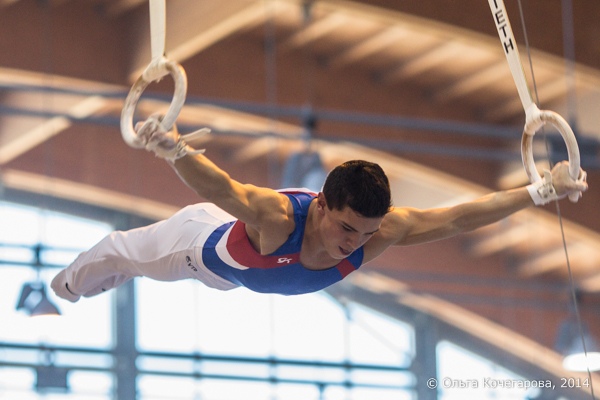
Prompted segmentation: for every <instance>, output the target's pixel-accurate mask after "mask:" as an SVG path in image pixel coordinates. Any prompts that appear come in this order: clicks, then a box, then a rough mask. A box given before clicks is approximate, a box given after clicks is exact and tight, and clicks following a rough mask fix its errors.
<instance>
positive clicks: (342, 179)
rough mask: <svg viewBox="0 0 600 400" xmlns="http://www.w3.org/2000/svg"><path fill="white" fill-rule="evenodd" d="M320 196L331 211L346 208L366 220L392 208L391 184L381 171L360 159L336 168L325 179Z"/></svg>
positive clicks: (381, 214) (381, 215)
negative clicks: (323, 197)
mask: <svg viewBox="0 0 600 400" xmlns="http://www.w3.org/2000/svg"><path fill="white" fill-rule="evenodd" d="M323 195H324V196H325V200H326V201H327V207H328V208H329V209H331V210H343V209H344V208H345V207H346V206H349V207H350V208H351V209H352V210H353V211H355V212H357V213H359V214H360V215H362V216H364V217H367V218H378V217H383V216H384V215H385V214H387V212H388V211H389V210H390V208H391V206H392V200H391V194H390V183H389V181H388V178H387V176H386V175H385V173H384V172H383V169H381V167H380V166H379V165H377V164H375V163H371V162H368V161H362V160H353V161H347V162H345V163H343V164H341V165H338V166H337V167H335V168H334V169H333V170H332V171H331V172H330V173H329V175H327V179H326V180H325V184H324V185H323Z"/></svg>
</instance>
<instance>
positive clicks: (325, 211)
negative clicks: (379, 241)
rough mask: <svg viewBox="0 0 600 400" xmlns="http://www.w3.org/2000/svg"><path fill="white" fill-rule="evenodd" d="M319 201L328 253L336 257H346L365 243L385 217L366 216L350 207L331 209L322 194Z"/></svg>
mask: <svg viewBox="0 0 600 400" xmlns="http://www.w3.org/2000/svg"><path fill="white" fill-rule="evenodd" d="M318 201H319V203H318V212H319V213H321V215H322V220H321V234H322V237H323V241H324V244H325V248H326V250H327V252H328V254H329V255H330V256H331V257H333V258H334V259H344V258H346V257H348V256H349V255H350V254H352V252H354V251H355V250H356V249H358V248H359V247H361V246H362V245H363V244H365V243H366V242H367V241H368V240H369V239H370V238H371V237H373V235H374V234H375V232H377V231H378V230H379V227H380V226H381V222H382V221H383V217H378V218H367V217H364V216H362V215H360V214H358V213H357V212H355V211H354V210H352V209H351V208H350V207H345V208H344V209H342V210H335V209H334V210H330V209H329V208H328V207H327V205H326V203H325V199H324V198H322V196H321V197H320V198H319V200H318Z"/></svg>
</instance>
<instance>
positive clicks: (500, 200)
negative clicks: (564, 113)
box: [370, 162, 587, 258]
mask: <svg viewBox="0 0 600 400" xmlns="http://www.w3.org/2000/svg"><path fill="white" fill-rule="evenodd" d="M582 176H585V172H582ZM538 186H539V185H538ZM552 187H553V188H554V189H555V190H556V195H557V196H556V197H558V198H564V197H566V196H567V195H569V194H571V193H574V192H583V191H585V190H587V183H586V182H585V179H584V178H582V179H580V180H574V179H572V178H571V177H570V176H569V171H568V163H567V162H562V163H559V164H557V165H556V166H555V167H554V168H553V170H552ZM532 191H534V192H536V193H537V188H536V186H535V185H529V186H524V187H521V188H518V189H511V190H505V191H499V192H495V193H491V194H488V195H486V196H483V197H481V198H479V199H477V200H474V201H470V202H466V203H462V204H458V205H456V206H452V207H445V208H434V209H427V210H419V209H416V208H409V207H399V208H394V209H393V210H392V211H390V212H389V213H388V214H387V215H386V216H385V218H384V220H383V223H382V225H381V229H380V232H378V235H377V237H374V238H373V243H372V249H371V250H372V251H373V252H372V255H373V257H372V258H374V257H375V256H377V255H378V254H379V253H380V252H382V251H383V250H384V249H385V248H386V247H387V246H393V245H398V246H402V245H413V244H419V243H425V242H432V241H436V240H441V239H445V238H449V237H452V236H455V235H457V234H460V233H464V232H469V231H472V230H474V229H477V228H480V227H483V226H485V225H489V224H491V223H494V222H497V221H499V220H501V219H503V218H506V217H508V216H509V215H511V214H513V213H515V212H517V211H519V210H522V209H524V208H527V207H530V206H533V205H535V203H534V200H533V198H534V197H536V196H534V195H532ZM536 198H537V197H536ZM370 244H371V243H370Z"/></svg>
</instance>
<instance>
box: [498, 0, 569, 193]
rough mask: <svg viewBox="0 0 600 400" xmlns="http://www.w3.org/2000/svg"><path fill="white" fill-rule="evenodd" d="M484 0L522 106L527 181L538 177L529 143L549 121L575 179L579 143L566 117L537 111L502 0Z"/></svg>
mask: <svg viewBox="0 0 600 400" xmlns="http://www.w3.org/2000/svg"><path fill="white" fill-rule="evenodd" d="M488 3H489V5H490V10H491V11H492V16H493V17H494V23H495V24H496V28H497V30H498V36H499V37H500V42H501V43H502V46H503V48H504V54H505V55H506V59H507V61H508V66H509V67H510V72H511V74H512V77H513V79H514V81H515V85H516V86H517V91H518V92H519V98H520V99H521V103H522V104H523V109H524V110H525V116H526V121H525V128H524V130H523V138H522V142H521V156H522V158H523V166H524V167H525V172H527V176H528V177H529V180H530V181H531V183H536V182H538V181H541V180H542V178H541V176H540V174H539V173H538V171H537V169H536V167H535V160H534V159H533V145H532V143H533V136H534V135H535V133H536V132H537V131H538V130H539V129H540V128H541V127H542V126H544V125H545V124H546V123H549V124H551V125H553V126H554V127H555V128H556V129H558V131H559V132H560V134H561V135H562V137H563V140H564V141H565V144H566V146H567V152H568V155H569V174H570V175H571V178H573V179H575V180H577V179H578V178H579V175H580V157H579V146H578V145H577V140H576V139H575V135H574V134H573V130H572V129H571V127H570V126H569V124H568V123H567V121H565V119H564V118H563V117H561V116H560V115H559V114H557V113H555V112H553V111H540V110H539V109H538V107H537V106H536V105H535V103H534V101H533V98H532V97H531V93H530V92H529V88H528V86H527V79H526V78H525V73H524V72H523V64H522V63H521V58H520V56H519V49H518V48H517V41H516V40H515V36H514V34H513V31H512V28H511V26H510V21H509V20H508V14H507V13H506V7H505V6H504V1H503V0H488ZM569 199H570V200H571V201H573V202H576V201H577V199H579V194H577V193H574V194H573V195H571V196H570V197H569Z"/></svg>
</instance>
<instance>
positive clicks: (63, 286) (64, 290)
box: [50, 269, 81, 303]
mask: <svg viewBox="0 0 600 400" xmlns="http://www.w3.org/2000/svg"><path fill="white" fill-rule="evenodd" d="M50 287H51V288H52V290H54V293H56V295H57V296H58V297H60V298H63V299H65V300H69V301H70V302H72V303H75V302H76V301H77V300H79V298H80V297H81V296H80V295H78V294H75V293H73V292H71V291H70V290H69V283H68V282H67V273H66V271H65V270H64V269H63V270H62V271H60V272H59V273H58V275H56V276H55V277H54V279H52V283H51V284H50Z"/></svg>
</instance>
